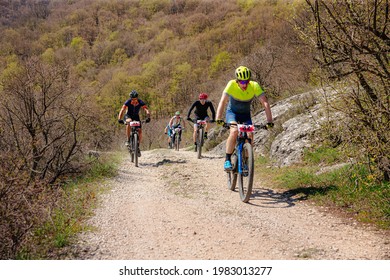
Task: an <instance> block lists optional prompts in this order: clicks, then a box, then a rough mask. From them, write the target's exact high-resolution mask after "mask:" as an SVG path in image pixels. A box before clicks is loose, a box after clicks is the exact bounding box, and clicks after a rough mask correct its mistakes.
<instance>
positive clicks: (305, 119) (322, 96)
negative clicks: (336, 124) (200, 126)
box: [210, 90, 335, 166]
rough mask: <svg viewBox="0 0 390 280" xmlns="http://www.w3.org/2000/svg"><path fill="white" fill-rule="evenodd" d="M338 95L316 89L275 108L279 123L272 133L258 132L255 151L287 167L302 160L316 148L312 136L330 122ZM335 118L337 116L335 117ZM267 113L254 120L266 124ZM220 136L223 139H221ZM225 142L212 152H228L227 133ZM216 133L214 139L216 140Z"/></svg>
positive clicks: (274, 105) (275, 105)
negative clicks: (332, 104) (331, 103)
mask: <svg viewBox="0 0 390 280" xmlns="http://www.w3.org/2000/svg"><path fill="white" fill-rule="evenodd" d="M333 97H334V94H332V93H329V92H325V91H323V90H316V91H311V92H307V93H303V94H300V95H296V96H292V97H290V98H287V99H285V100H282V101H279V102H277V103H275V104H273V105H272V107H271V110H272V114H273V118H274V122H275V127H274V128H273V129H272V130H259V131H257V132H256V133H255V138H254V150H255V152H256V153H257V154H260V155H268V156H269V157H270V158H271V160H272V162H274V164H275V165H278V166H287V165H291V164H293V163H297V162H299V161H301V159H302V155H303V151H304V149H305V148H308V147H310V146H311V145H312V141H311V139H312V136H313V133H314V132H315V131H317V130H318V129H319V128H320V127H321V125H322V124H323V123H325V122H326V121H327V120H329V118H330V115H329V113H328V112H327V110H326V106H325V104H326V102H329V99H332V98H333ZM333 117H335V115H334V113H333V114H332V118H333ZM265 120H266V118H265V113H264V111H262V112H260V113H258V114H256V115H255V116H254V117H253V118H252V121H253V123H255V124H261V123H264V122H265ZM221 133H222V132H220V133H219V136H221ZM223 133H224V139H225V140H224V141H223V142H221V143H220V144H219V145H217V146H216V147H215V148H213V149H212V151H213V152H215V153H218V154H221V155H222V154H224V153H225V144H226V138H227V135H228V134H227V132H223ZM216 134H217V133H215V132H214V134H210V136H214V137H216Z"/></svg>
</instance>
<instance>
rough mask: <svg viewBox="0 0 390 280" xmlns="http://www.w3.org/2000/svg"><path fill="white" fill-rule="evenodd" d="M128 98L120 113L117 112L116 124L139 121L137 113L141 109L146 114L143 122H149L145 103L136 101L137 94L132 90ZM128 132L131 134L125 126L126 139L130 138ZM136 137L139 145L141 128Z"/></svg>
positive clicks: (139, 100)
mask: <svg viewBox="0 0 390 280" xmlns="http://www.w3.org/2000/svg"><path fill="white" fill-rule="evenodd" d="M129 96H130V98H129V99H127V100H126V102H125V103H124V104H123V106H122V109H121V111H120V112H119V115H118V122H119V123H121V124H123V123H125V120H129V121H140V118H139V111H140V110H141V108H142V109H144V110H145V112H146V120H145V121H146V122H147V123H148V122H150V112H149V109H148V107H147V106H146V104H145V102H143V101H142V100H141V99H138V92H136V91H135V90H132V91H131V92H130V94H129ZM125 111H126V114H125V116H124V118H122V117H123V114H124V113H125ZM130 132H131V128H130V126H129V125H127V126H126V136H127V138H126V139H129V138H130ZM138 135H139V143H140V144H141V140H142V128H141V127H140V129H139V130H138ZM126 145H129V143H128V142H126ZM138 153H139V155H140V154H141V153H140V152H139V151H138Z"/></svg>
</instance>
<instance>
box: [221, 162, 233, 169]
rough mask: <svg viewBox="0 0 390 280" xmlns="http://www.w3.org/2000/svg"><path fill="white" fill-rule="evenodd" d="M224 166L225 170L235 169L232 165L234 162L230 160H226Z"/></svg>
mask: <svg viewBox="0 0 390 280" xmlns="http://www.w3.org/2000/svg"><path fill="white" fill-rule="evenodd" d="M223 168H224V169H225V171H232V170H233V166H232V163H231V162H230V160H227V161H225V164H224V166H223Z"/></svg>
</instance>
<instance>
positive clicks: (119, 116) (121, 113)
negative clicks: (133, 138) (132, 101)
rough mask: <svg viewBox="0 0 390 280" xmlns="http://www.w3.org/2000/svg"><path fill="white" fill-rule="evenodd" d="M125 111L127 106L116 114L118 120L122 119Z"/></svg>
mask: <svg viewBox="0 0 390 280" xmlns="http://www.w3.org/2000/svg"><path fill="white" fill-rule="evenodd" d="M126 110H127V106H126V105H123V106H122V109H121V111H120V112H119V114H118V120H121V119H122V118H123V114H124V113H125V111H126Z"/></svg>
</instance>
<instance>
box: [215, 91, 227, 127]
mask: <svg viewBox="0 0 390 280" xmlns="http://www.w3.org/2000/svg"><path fill="white" fill-rule="evenodd" d="M228 101H229V96H228V95H227V93H226V92H223V93H222V96H221V100H220V101H219V104H218V108H217V116H216V119H217V120H222V114H223V111H224V110H225V107H226V104H227V103H228Z"/></svg>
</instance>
